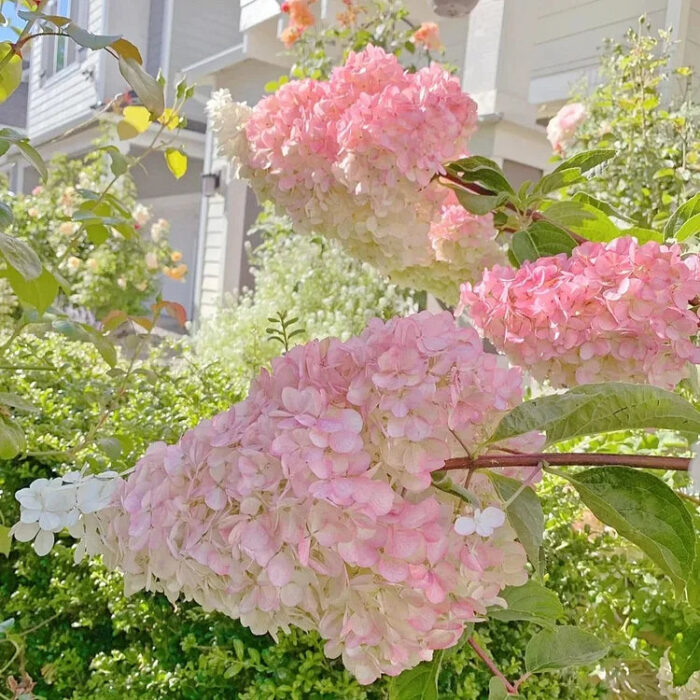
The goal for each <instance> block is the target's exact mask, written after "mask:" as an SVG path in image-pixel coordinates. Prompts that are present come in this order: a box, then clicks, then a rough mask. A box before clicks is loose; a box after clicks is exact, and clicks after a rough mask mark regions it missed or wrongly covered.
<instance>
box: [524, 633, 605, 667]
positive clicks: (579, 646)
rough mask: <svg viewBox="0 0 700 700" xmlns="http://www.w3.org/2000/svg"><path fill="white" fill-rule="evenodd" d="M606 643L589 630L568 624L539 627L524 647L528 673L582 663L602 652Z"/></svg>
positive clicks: (592, 659)
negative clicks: (541, 628) (547, 628)
mask: <svg viewBox="0 0 700 700" xmlns="http://www.w3.org/2000/svg"><path fill="white" fill-rule="evenodd" d="M606 652H607V647H606V646H605V645H604V644H603V643H602V642H601V641H600V640H599V639H598V638H597V637H594V636H593V635H592V634H589V633H588V632H584V631H583V630H580V629H579V628H578V627H573V626H570V625H560V626H558V627H555V628H554V629H551V630H542V631H540V632H538V633H537V634H536V635H535V636H534V637H532V638H531V639H530V641H529V642H528V644H527V647H526V649H525V668H526V669H527V670H528V671H529V672H530V673H537V672H539V671H557V670H559V669H562V668H568V667H569V666H585V665H587V664H592V663H594V662H595V661H597V660H598V659H600V658H602V657H603V656H605V654H606Z"/></svg>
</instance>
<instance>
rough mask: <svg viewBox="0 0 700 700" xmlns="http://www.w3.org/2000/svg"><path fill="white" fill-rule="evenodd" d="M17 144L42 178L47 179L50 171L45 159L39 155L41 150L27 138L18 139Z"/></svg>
mask: <svg viewBox="0 0 700 700" xmlns="http://www.w3.org/2000/svg"><path fill="white" fill-rule="evenodd" d="M15 145H16V146H17V148H19V150H20V151H22V155H23V156H24V157H25V158H26V159H27V160H28V161H29V162H30V163H31V164H32V165H33V166H34V169H35V170H36V171H37V172H38V173H39V175H40V176H41V179H42V180H46V178H48V176H49V171H48V168H47V167H46V163H45V162H44V159H43V158H42V157H41V156H40V155H39V151H37V150H36V148H34V146H32V145H31V144H30V143H29V141H28V140H27V139H22V140H21V141H16V142H15Z"/></svg>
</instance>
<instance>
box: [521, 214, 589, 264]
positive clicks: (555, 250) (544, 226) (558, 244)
mask: <svg viewBox="0 0 700 700" xmlns="http://www.w3.org/2000/svg"><path fill="white" fill-rule="evenodd" d="M576 245H577V244H576V241H575V240H574V239H573V238H572V237H571V236H570V235H569V234H568V233H566V231H562V230H561V229H560V228H559V227H558V226H554V224H550V223H548V222H547V221H535V222H534V223H532V224H530V225H529V226H528V227H527V228H526V229H525V230H524V231H518V232H517V233H516V234H515V235H514V236H513V238H512V240H511V243H510V249H511V250H512V251H513V255H514V256H515V259H516V260H517V261H518V264H519V265H522V264H523V263H524V262H525V261H526V260H537V259H539V258H544V257H548V256H550V255H558V254H559V253H566V255H571V251H572V250H573V249H574V248H575V247H576Z"/></svg>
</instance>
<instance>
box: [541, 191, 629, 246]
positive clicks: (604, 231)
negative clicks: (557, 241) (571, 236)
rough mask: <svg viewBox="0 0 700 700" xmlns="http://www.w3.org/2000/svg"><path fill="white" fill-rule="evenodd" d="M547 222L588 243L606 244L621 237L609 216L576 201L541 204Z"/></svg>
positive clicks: (619, 231) (621, 233) (620, 232)
mask: <svg viewBox="0 0 700 700" xmlns="http://www.w3.org/2000/svg"><path fill="white" fill-rule="evenodd" d="M541 206H542V209H543V211H544V214H545V216H546V217H547V219H548V220H549V221H551V222H552V223H554V224H557V225H559V226H563V227H564V228H566V229H569V231H573V232H574V233H577V234H578V235H579V236H583V237H584V238H586V239H587V240H589V241H598V242H602V243H606V242H608V241H612V240H614V239H615V238H619V237H620V236H621V235H623V232H622V231H621V230H620V229H619V228H618V227H617V226H615V224H614V223H613V222H612V220H611V219H610V217H609V216H607V215H606V214H604V213H603V212H602V211H600V209H596V207H594V206H592V205H590V204H587V203H586V202H581V201H577V200H566V201H557V202H551V203H550V202H549V201H545V202H543V203H542V205H541Z"/></svg>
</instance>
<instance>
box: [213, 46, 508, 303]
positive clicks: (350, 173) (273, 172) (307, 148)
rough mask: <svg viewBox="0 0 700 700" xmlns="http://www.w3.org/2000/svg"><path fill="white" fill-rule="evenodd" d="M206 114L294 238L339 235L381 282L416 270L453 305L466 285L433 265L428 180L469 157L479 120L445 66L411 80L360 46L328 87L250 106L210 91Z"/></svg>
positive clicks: (434, 215)
mask: <svg viewBox="0 0 700 700" xmlns="http://www.w3.org/2000/svg"><path fill="white" fill-rule="evenodd" d="M209 114H210V117H211V120H212V125H213V127H214V129H215V130H216V131H217V132H218V135H219V141H220V144H221V148H222V151H223V152H224V153H225V154H226V155H227V156H229V157H230V158H231V159H232V160H233V162H234V168H235V169H236V170H237V171H239V173H240V175H241V176H243V177H246V178H248V179H249V180H250V182H251V185H252V187H253V189H254V190H255V192H256V194H257V195H258V197H259V198H260V199H261V200H265V199H269V200H271V201H273V202H274V203H275V205H276V206H277V207H278V208H279V209H280V210H282V211H283V212H285V213H287V214H289V216H290V217H291V218H292V220H293V221H294V224H295V227H296V228H297V229H298V230H299V231H304V232H311V231H318V232H321V233H323V234H324V235H328V236H330V237H333V238H337V239H338V240H340V241H341V243H342V244H343V245H344V246H345V247H346V248H347V249H348V251H349V252H350V253H351V254H352V255H354V256H355V257H358V258H360V259H362V260H365V261H367V262H370V263H372V264H374V265H376V266H377V267H378V268H379V269H381V270H382V271H384V272H385V273H387V274H389V275H390V276H397V275H398V274H399V273H401V272H405V271H406V270H407V269H410V268H424V269H423V270H422V275H421V277H420V279H419V280H417V281H418V282H419V283H420V284H421V286H423V287H424V288H427V289H429V290H431V291H432V289H433V287H435V286H437V287H439V289H440V290H451V295H452V297H453V299H454V296H455V295H456V290H457V289H458V286H459V283H460V282H462V281H464V278H463V277H460V273H458V272H455V271H454V270H453V268H452V266H451V265H444V266H435V264H434V263H435V261H436V255H435V251H434V250H433V247H432V245H431V241H430V238H429V236H428V233H429V231H430V227H431V224H432V223H433V222H434V221H436V220H437V219H438V218H439V215H440V208H441V206H442V204H443V203H444V200H445V198H446V196H447V191H446V189H445V188H443V187H440V186H439V185H438V184H437V183H435V182H434V181H433V178H434V176H435V175H436V174H439V173H443V172H444V169H443V165H442V164H443V163H444V162H445V161H448V160H451V159H454V158H457V157H459V156H462V155H463V154H464V153H465V152H466V147H467V143H468V141H469V138H470V136H471V135H472V134H473V132H474V131H475V129H476V118H477V113H476V104H475V103H474V101H473V100H472V99H471V98H470V97H468V96H467V95H466V94H464V93H463V92H462V90H461V88H460V85H459V81H458V80H457V79H456V78H455V77H452V76H450V74H449V73H448V72H447V71H446V70H445V69H444V68H442V67H441V66H440V65H438V64H433V65H431V66H430V67H429V68H423V69H421V70H419V71H418V72H416V73H409V72H407V71H405V70H404V69H403V68H402V66H401V64H400V63H399V62H398V59H397V58H396V57H395V56H394V55H393V54H387V53H385V52H384V51H383V50H382V49H380V48H377V47H374V46H369V47H367V48H366V49H365V50H363V51H362V52H360V53H352V54H350V56H349V57H348V59H347V61H346V63H345V65H344V66H340V67H338V68H335V69H334V70H333V72H332V74H331V76H330V78H329V79H328V80H327V81H316V80H296V81H292V82H290V83H287V84H286V85H283V86H282V87H281V88H280V89H279V90H277V92H275V93H274V94H273V95H270V96H268V97H266V98H264V99H263V100H261V101H260V102H259V103H258V104H257V105H256V106H255V107H254V108H252V109H251V108H250V107H247V106H245V105H240V104H237V103H233V102H232V101H231V98H230V95H228V93H226V92H219V93H217V94H216V95H215V96H214V98H213V100H212V101H211V102H210V104H209ZM454 230H455V231H461V230H462V229H461V228H459V227H457V228H455V229H454ZM470 232H471V231H470V230H465V231H464V233H465V235H468V234H469V233H470ZM493 237H495V231H493ZM448 248H449V247H447V246H446V247H445V249H444V251H443V253H444V254H445V253H446V251H447V250H448ZM447 262H451V261H447ZM404 277H406V275H405V274H404ZM412 281H413V280H412Z"/></svg>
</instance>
